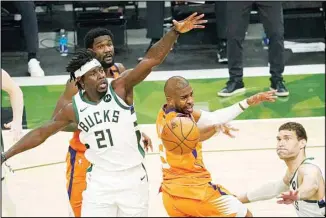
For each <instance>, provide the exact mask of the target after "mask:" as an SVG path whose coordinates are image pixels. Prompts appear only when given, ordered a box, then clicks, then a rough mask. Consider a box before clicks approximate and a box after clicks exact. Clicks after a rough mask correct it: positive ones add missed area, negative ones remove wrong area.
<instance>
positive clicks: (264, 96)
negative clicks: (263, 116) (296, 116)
mask: <svg viewBox="0 0 326 218" xmlns="http://www.w3.org/2000/svg"><path fill="white" fill-rule="evenodd" d="M275 93H276V90H273V91H267V92H260V93H258V94H255V95H253V96H251V97H249V98H248V100H247V102H248V104H249V105H250V106H253V105H257V104H260V103H262V102H275V100H276V98H277V96H275Z"/></svg>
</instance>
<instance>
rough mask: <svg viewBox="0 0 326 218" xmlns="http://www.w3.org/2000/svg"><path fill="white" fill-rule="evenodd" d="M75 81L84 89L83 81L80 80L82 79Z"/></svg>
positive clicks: (78, 78)
mask: <svg viewBox="0 0 326 218" xmlns="http://www.w3.org/2000/svg"><path fill="white" fill-rule="evenodd" d="M76 80H77V82H78V83H79V84H80V85H81V87H82V88H83V89H84V88H85V84H84V81H83V80H82V77H77V78H76Z"/></svg>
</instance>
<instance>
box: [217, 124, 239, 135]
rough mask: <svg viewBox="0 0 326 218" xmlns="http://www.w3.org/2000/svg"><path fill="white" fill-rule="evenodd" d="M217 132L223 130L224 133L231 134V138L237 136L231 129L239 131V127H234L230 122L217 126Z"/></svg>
mask: <svg viewBox="0 0 326 218" xmlns="http://www.w3.org/2000/svg"><path fill="white" fill-rule="evenodd" d="M215 129H216V132H217V133H219V132H222V133H223V134H225V135H227V136H229V137H230V138H235V136H234V135H233V134H231V131H239V129H236V128H233V127H232V126H230V125H229V124H221V125H217V126H215Z"/></svg>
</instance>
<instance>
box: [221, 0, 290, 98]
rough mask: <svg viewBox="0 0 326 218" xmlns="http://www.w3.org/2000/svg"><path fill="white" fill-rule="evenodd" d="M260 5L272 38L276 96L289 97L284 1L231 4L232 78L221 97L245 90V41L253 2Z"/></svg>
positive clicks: (229, 51) (229, 47)
mask: <svg viewBox="0 0 326 218" xmlns="http://www.w3.org/2000/svg"><path fill="white" fill-rule="evenodd" d="M254 3H255V4H256V6H257V8H258V12H259V15H260V18H261V21H262V23H263V26H264V29H265V32H266V35H267V37H268V38H269V47H268V60H269V64H270V74H271V78H270V81H271V86H270V88H271V89H276V90H277V92H276V95H278V96H288V95H289V92H288V90H287V89H286V87H285V85H284V81H283V77H282V74H283V71H284V25H283V8H282V2H272V1H270V2H260V1H259V2H253V1H250V2H233V1H228V2H227V3H226V4H227V6H226V7H227V10H226V11H227V12H226V13H227V15H226V16H227V57H228V68H229V74H230V78H229V81H228V82H227V84H226V87H225V88H223V89H222V90H221V91H220V92H218V95H219V96H223V97H227V96H232V95H234V94H236V93H239V92H244V91H245V88H244V83H243V64H242V62H243V55H242V54H243V47H242V44H243V41H244V39H245V33H246V31H247V28H248V24H249V15H250V11H251V9H252V5H253V4H254Z"/></svg>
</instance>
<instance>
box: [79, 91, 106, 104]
mask: <svg viewBox="0 0 326 218" xmlns="http://www.w3.org/2000/svg"><path fill="white" fill-rule="evenodd" d="M79 96H80V99H81V100H82V101H83V102H85V103H87V104H91V105H97V103H95V102H92V101H89V100H87V99H86V98H84V95H83V93H82V91H79ZM104 96H105V95H104ZM101 101H102V99H101Z"/></svg>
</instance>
